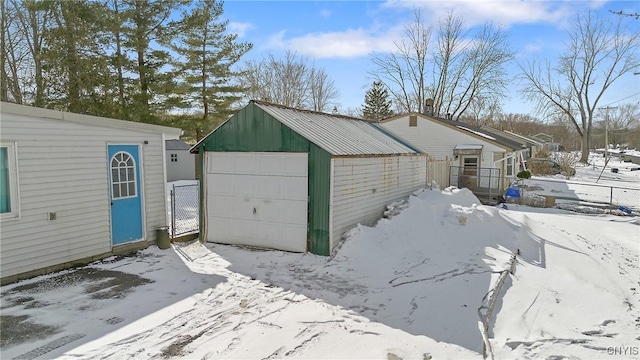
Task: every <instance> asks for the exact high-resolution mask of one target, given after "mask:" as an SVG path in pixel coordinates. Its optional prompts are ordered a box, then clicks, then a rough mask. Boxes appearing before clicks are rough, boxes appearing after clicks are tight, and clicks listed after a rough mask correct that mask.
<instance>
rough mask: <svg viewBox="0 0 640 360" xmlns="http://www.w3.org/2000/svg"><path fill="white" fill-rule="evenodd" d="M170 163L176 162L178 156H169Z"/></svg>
mask: <svg viewBox="0 0 640 360" xmlns="http://www.w3.org/2000/svg"><path fill="white" fill-rule="evenodd" d="M171 162H178V154H171Z"/></svg>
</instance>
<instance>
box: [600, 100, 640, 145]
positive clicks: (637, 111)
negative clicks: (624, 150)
mask: <svg viewBox="0 0 640 360" xmlns="http://www.w3.org/2000/svg"><path fill="white" fill-rule="evenodd" d="M597 113H598V114H597V115H598V118H599V120H598V121H596V122H595V123H594V130H593V137H597V138H598V140H599V141H598V142H600V143H602V144H604V139H605V136H604V132H605V131H608V139H609V144H613V145H622V144H625V143H629V142H630V141H631V137H630V136H629V134H630V133H631V132H632V131H633V130H634V129H636V128H638V127H640V108H639V107H638V104H624V105H620V106H616V107H613V108H612V107H608V108H600V110H599V111H598V112H597Z"/></svg>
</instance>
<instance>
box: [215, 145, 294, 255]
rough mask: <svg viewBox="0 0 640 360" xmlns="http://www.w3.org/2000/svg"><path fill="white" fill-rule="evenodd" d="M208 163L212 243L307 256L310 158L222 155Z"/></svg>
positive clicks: (220, 153) (255, 154)
mask: <svg viewBox="0 0 640 360" xmlns="http://www.w3.org/2000/svg"><path fill="white" fill-rule="evenodd" d="M207 160H208V161H207V171H206V176H207V179H206V184H207V203H208V204H209V209H210V211H209V212H208V213H207V223H208V224H210V226H209V228H208V233H207V239H208V240H209V241H212V242H217V243H224V244H236V245H249V246H256V247H271V248H274V249H279V250H287V251H296V252H304V251H306V247H307V242H306V238H307V154H306V153H279V152H278V153H266V152H246V153H242V152H217V153H212V154H211V155H210V156H208V158H207Z"/></svg>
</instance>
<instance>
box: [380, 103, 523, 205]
mask: <svg viewBox="0 0 640 360" xmlns="http://www.w3.org/2000/svg"><path fill="white" fill-rule="evenodd" d="M380 125H381V126H382V127H384V128H385V129H387V130H388V131H390V132H392V133H393V134H395V135H396V136H398V137H400V138H402V139H404V140H405V141H407V142H408V143H410V144H411V145H413V146H415V147H416V148H417V149H419V150H420V151H423V152H425V153H427V154H428V156H429V161H445V164H448V163H449V162H451V163H452V164H453V166H451V167H450V173H449V174H448V175H449V184H448V185H453V186H458V187H466V188H469V189H470V190H471V191H473V192H474V193H475V194H476V196H478V197H479V198H481V199H491V198H493V197H495V196H497V195H499V194H501V193H502V192H503V190H504V189H505V188H506V187H507V186H508V185H509V183H510V182H511V181H512V180H513V179H515V175H516V174H517V173H518V171H519V169H520V161H521V160H522V159H523V158H524V156H525V154H526V151H527V150H528V149H527V147H526V146H525V145H524V142H522V141H514V140H511V139H508V138H506V137H504V136H500V135H496V134H492V133H489V132H487V131H484V130H482V129H481V128H479V127H477V126H473V125H469V124H466V123H462V122H457V121H452V120H447V119H441V118H437V117H433V116H428V115H424V114H419V113H409V114H402V115H397V116H394V117H391V118H388V119H385V120H382V121H380ZM433 179H434V178H433V177H431V176H430V177H429V178H428V179H427V180H428V181H431V180H433ZM440 185H446V184H440Z"/></svg>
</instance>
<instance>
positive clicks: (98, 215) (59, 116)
mask: <svg viewBox="0 0 640 360" xmlns="http://www.w3.org/2000/svg"><path fill="white" fill-rule="evenodd" d="M1 111H2V117H1V118H0V125H1V127H2V133H1V135H0V141H1V146H0V168H1V169H2V172H1V173H0V175H1V178H0V179H1V182H0V184H1V186H0V195H1V196H0V200H1V201H0V202H1V203H2V206H1V207H0V208H1V211H2V213H1V214H0V269H1V272H2V282H3V283H5V282H9V281H15V280H17V279H20V278H24V277H29V276H33V275H36V274H40V273H44V272H49V271H55V270H57V269H60V268H63V267H66V266H70V265H73V264H76V263H79V262H88V261H90V260H92V259H97V258H100V257H105V256H108V255H110V254H112V253H113V252H114V251H126V250H127V249H132V248H140V247H145V246H147V245H148V244H149V243H151V242H152V241H154V240H155V229H156V228H157V227H158V226H164V225H166V223H167V222H166V221H167V220H166V219H167V204H166V196H165V183H166V176H165V170H164V166H165V160H164V152H163V148H164V141H165V139H166V138H178V137H179V136H180V135H181V133H182V131H181V130H180V129H176V128H170V127H163V126H157V125H150V124H143V123H138V122H129V121H122V120H114V119H108V118H101V117H95V116H88V115H80V114H72V113H66V112H60V111H54V110H47V109H41V108H35V107H30V106H23V105H16V104H9V103H2V106H1Z"/></svg>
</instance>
